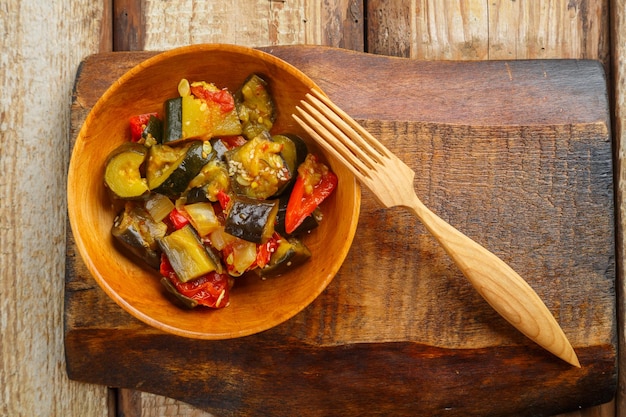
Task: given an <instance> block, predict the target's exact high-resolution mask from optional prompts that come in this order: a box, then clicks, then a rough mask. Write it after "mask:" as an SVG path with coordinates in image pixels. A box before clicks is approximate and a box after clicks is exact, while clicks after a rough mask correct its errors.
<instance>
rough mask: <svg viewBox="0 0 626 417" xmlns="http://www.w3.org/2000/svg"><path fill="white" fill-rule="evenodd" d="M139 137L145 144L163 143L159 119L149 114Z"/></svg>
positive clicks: (161, 126) (161, 125) (161, 123)
mask: <svg viewBox="0 0 626 417" xmlns="http://www.w3.org/2000/svg"><path fill="white" fill-rule="evenodd" d="M141 137H142V138H143V140H144V141H145V143H146V144H150V145H153V144H155V143H161V142H163V122H162V121H161V119H159V118H158V117H156V116H155V115H153V114H151V115H150V118H149V119H148V123H146V127H145V129H144V130H143V132H141Z"/></svg>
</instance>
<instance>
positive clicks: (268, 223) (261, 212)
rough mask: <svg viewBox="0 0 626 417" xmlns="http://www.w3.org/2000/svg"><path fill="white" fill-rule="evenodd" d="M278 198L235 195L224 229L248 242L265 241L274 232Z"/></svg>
mask: <svg viewBox="0 0 626 417" xmlns="http://www.w3.org/2000/svg"><path fill="white" fill-rule="evenodd" d="M277 213H278V200H255V199H252V198H247V197H242V196H233V198H232V200H231V203H230V207H229V209H228V216H227V217H226V224H225V225H224V231H225V232H226V233H228V234H231V235H233V236H236V237H238V238H240V239H243V240H247V241H248V242H254V243H264V242H266V241H267V240H268V239H269V238H270V237H272V235H273V234H274V224H275V222H276V214H277Z"/></svg>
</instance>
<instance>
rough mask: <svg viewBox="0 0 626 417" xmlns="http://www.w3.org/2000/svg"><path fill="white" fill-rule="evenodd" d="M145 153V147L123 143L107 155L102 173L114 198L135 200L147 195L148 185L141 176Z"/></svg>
mask: <svg viewBox="0 0 626 417" xmlns="http://www.w3.org/2000/svg"><path fill="white" fill-rule="evenodd" d="M147 153H148V151H147V149H146V147H145V146H143V145H141V144H138V143H134V142H125V143H123V144H122V145H120V146H118V147H117V148H115V149H114V150H113V151H112V152H111V153H110V154H109V156H108V157H107V162H106V167H105V171H104V183H105V185H106V186H107V188H108V189H109V190H111V192H112V193H113V195H114V196H115V197H117V198H122V199H136V198H139V197H142V196H144V195H145V194H147V192H148V191H149V190H148V184H147V183H146V180H145V179H144V178H143V177H142V175H141V168H142V166H143V163H144V160H145V159H146V155H147Z"/></svg>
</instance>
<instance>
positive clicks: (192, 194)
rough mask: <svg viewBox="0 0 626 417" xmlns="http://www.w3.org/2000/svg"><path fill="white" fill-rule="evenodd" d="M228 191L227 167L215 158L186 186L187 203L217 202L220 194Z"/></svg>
mask: <svg viewBox="0 0 626 417" xmlns="http://www.w3.org/2000/svg"><path fill="white" fill-rule="evenodd" d="M216 155H217V154H216ZM228 191H230V178H229V177H228V167H227V166H226V164H225V163H224V162H222V161H221V160H219V159H218V158H217V157H216V158H213V159H211V160H210V161H209V162H208V163H207V164H205V165H204V166H203V167H202V169H201V170H200V173H198V175H196V176H195V177H194V178H193V179H192V180H191V182H190V183H189V185H188V190H187V193H186V199H187V203H195V202H200V201H213V202H215V201H217V200H218V198H217V195H218V193H220V192H228Z"/></svg>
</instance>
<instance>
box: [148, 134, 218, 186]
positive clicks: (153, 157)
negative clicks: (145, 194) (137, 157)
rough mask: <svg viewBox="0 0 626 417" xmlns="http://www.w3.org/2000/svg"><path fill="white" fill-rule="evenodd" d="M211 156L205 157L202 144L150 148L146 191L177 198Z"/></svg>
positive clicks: (210, 154) (199, 142)
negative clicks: (148, 189) (147, 188)
mask: <svg viewBox="0 0 626 417" xmlns="http://www.w3.org/2000/svg"><path fill="white" fill-rule="evenodd" d="M213 156H214V153H213V152H210V153H209V154H207V153H206V151H205V149H204V146H203V142H202V141H193V142H189V143H188V144H185V145H181V146H168V145H154V146H152V147H151V148H150V152H149V156H148V163H147V168H146V178H147V180H148V187H149V188H150V190H151V191H153V192H156V193H160V194H163V195H166V196H168V197H170V198H177V197H178V196H180V195H181V194H182V193H183V192H184V191H185V190H186V189H187V186H188V185H189V182H190V181H191V180H192V179H193V178H194V177H195V176H196V175H198V173H199V172H200V171H201V170H202V167H203V166H204V165H206V164H207V163H208V162H209V161H210V160H211V159H212V158H213Z"/></svg>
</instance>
